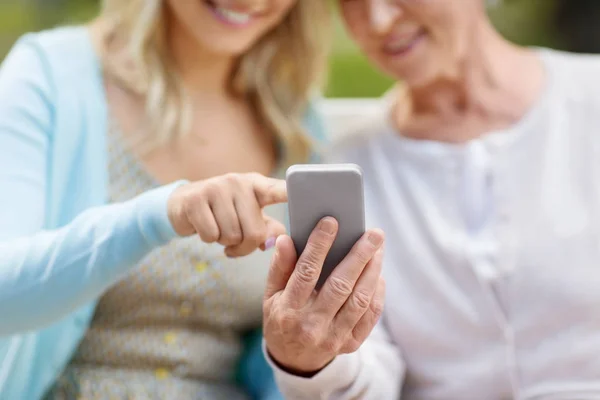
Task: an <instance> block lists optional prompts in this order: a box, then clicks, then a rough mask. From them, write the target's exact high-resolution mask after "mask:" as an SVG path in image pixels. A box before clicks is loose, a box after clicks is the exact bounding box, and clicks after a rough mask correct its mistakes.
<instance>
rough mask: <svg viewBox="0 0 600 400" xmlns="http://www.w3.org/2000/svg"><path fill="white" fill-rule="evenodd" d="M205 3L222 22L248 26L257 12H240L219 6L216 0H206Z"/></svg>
mask: <svg viewBox="0 0 600 400" xmlns="http://www.w3.org/2000/svg"><path fill="white" fill-rule="evenodd" d="M204 3H205V4H206V5H207V6H208V8H210V10H211V11H212V12H213V14H214V15H215V16H216V17H217V19H219V20H220V21H221V22H224V23H226V24H228V25H234V26H246V25H248V24H250V22H252V20H253V19H254V18H255V16H256V14H257V13H254V12H250V13H246V12H239V11H234V10H230V9H228V8H225V7H221V6H219V5H218V4H217V3H216V2H215V1H214V0H205V1H204Z"/></svg>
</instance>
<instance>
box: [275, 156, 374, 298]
mask: <svg viewBox="0 0 600 400" xmlns="http://www.w3.org/2000/svg"><path fill="white" fill-rule="evenodd" d="M286 184H287V192H288V213H289V224H290V235H291V237H292V240H293V241H294V246H295V247H296V254H298V257H299V256H300V254H302V252H303V251H304V248H305V247H306V243H307V241H308V237H309V236H310V234H311V233H312V231H313V230H314V228H315V227H316V226H317V224H318V223H319V221H320V220H321V219H322V218H324V217H333V218H335V219H336V220H337V222H338V233H337V236H336V238H335V241H334V243H333V246H332V248H331V250H330V251H329V255H328V256H327V258H326V260H325V264H324V265H323V270H322V272H321V275H320V277H319V281H318V283H317V286H316V289H317V290H319V289H320V288H321V287H322V286H323V284H324V283H325V281H326V280H327V278H328V277H329V275H331V272H332V271H333V270H334V268H335V267H336V266H337V265H338V264H339V263H340V262H341V261H342V260H343V259H344V257H346V255H347V254H348V252H349V251H350V249H351V248H352V247H353V246H354V244H355V243H356V241H357V240H358V239H360V237H361V236H362V235H363V234H364V233H365V205H364V188H363V176H362V171H361V169H360V167H359V166H358V165H355V164H298V165H293V166H291V167H289V168H288V170H287V173H286Z"/></svg>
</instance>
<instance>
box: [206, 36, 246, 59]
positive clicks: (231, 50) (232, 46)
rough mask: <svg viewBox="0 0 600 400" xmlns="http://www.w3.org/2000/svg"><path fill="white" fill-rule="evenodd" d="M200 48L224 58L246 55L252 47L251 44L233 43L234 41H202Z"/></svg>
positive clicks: (244, 42)
mask: <svg viewBox="0 0 600 400" xmlns="http://www.w3.org/2000/svg"><path fill="white" fill-rule="evenodd" d="M201 44H202V47H203V48H204V49H207V50H209V51H210V52H211V53H213V54H215V55H219V56H224V57H240V56H243V55H244V54H245V53H247V52H248V51H249V50H250V49H251V48H252V45H253V42H251V43H248V42H247V41H235V40H231V41H228V40H223V38H222V39H221V40H214V41H207V40H206V39H204V40H202V43H201Z"/></svg>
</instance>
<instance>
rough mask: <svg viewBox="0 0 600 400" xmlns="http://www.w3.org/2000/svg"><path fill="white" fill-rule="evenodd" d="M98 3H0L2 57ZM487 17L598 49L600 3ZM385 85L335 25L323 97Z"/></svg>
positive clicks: (514, 2)
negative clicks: (32, 34) (26, 38)
mask: <svg viewBox="0 0 600 400" xmlns="http://www.w3.org/2000/svg"><path fill="white" fill-rule="evenodd" d="M123 1H128V0H123ZM440 1H462V0H440ZM99 3H100V1H99V0H0V59H1V58H2V57H3V56H4V55H5V54H6V52H7V51H8V50H9V49H10V47H11V45H12V44H13V43H14V41H15V39H16V38H17V37H19V36H20V35H22V34H23V33H25V32H27V31H37V30H41V29H46V28H51V27H54V26H57V25H61V24H74V23H79V22H85V21H87V20H88V19H90V18H91V17H93V16H94V14H95V13H96V11H97V9H98V5H99ZM490 14H491V16H492V19H493V21H494V23H495V24H496V26H497V27H498V28H499V30H500V31H501V32H502V33H503V34H504V35H505V36H506V37H508V38H509V39H511V40H513V41H515V42H517V43H520V44H525V45H533V46H549V47H553V48H560V49H567V50H573V51H581V52H597V51H600V49H597V47H599V46H600V33H599V32H598V31H599V30H600V28H599V26H600V24H599V22H600V18H598V17H600V15H599V14H600V0H504V1H503V2H501V4H500V5H499V6H496V7H494V8H492V9H491V10H490ZM389 84H390V82H389V80H388V79H387V78H386V77H384V76H382V75H380V74H378V73H377V72H375V71H374V70H373V69H372V68H371V67H370V66H369V65H368V64H367V63H366V61H365V60H364V58H363V57H361V55H360V54H359V53H358V52H357V50H356V48H355V47H354V46H353V45H352V43H351V42H350V41H349V39H348V37H347V36H346V35H345V33H344V29H343V27H342V26H341V24H340V23H339V21H338V23H337V24H336V34H335V46H334V54H333V57H332V58H331V70H330V75H329V85H328V89H327V95H328V96H331V97H362V96H367V97H372V96H378V95H380V94H381V93H382V92H383V91H385V90H386V88H388V87H389Z"/></svg>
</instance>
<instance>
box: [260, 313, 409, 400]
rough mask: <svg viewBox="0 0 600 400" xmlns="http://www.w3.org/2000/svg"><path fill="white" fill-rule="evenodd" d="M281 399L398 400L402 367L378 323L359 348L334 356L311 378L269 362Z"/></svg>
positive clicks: (403, 368)
mask: <svg viewBox="0 0 600 400" xmlns="http://www.w3.org/2000/svg"><path fill="white" fill-rule="evenodd" d="M269 362H270V364H271V366H272V368H273V370H274V371H275V379H276V381H277V383H278V385H279V388H280V390H281V392H282V393H283V394H284V395H285V398H289V399H297V400H303V399H306V400H316V399H323V400H325V399H327V400H330V399H331V400H333V399H335V400H351V399H368V400H390V399H399V398H400V389H401V384H402V380H403V378H404V372H405V365H404V363H403V361H402V358H401V356H400V353H399V351H398V348H397V347H396V346H395V345H394V344H393V343H392V342H391V341H390V339H389V336H388V335H387V333H386V331H385V328H384V326H383V324H382V323H379V325H378V326H377V327H375V329H374V330H373V332H372V333H371V335H370V336H369V338H368V339H367V340H366V341H365V342H364V343H363V345H362V346H361V347H360V349H358V351H356V352H355V353H351V354H344V355H340V356H337V357H336V358H335V359H334V360H333V361H332V362H331V364H329V365H328V366H327V367H325V368H324V369H323V370H321V371H320V372H319V373H318V374H316V375H315V376H313V377H311V378H302V377H298V376H295V375H291V374H289V373H287V372H285V371H284V370H282V369H281V368H279V367H278V366H277V365H275V364H274V363H273V361H272V360H271V359H270V358H269Z"/></svg>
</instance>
